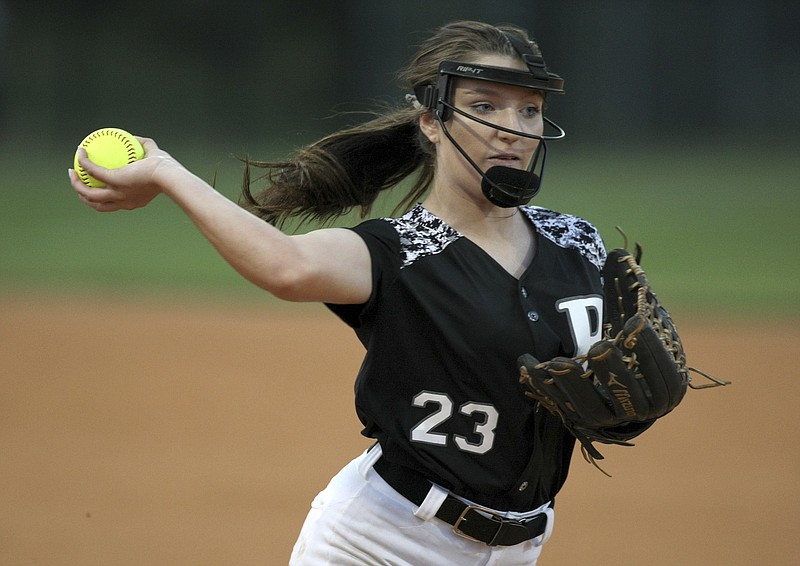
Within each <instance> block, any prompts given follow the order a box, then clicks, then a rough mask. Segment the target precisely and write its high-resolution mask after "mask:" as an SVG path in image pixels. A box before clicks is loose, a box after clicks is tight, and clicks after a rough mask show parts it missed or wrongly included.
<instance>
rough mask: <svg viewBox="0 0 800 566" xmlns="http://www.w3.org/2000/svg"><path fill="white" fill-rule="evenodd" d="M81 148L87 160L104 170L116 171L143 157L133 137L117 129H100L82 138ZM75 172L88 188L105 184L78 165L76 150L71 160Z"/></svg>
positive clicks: (142, 149)
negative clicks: (87, 156)
mask: <svg viewBox="0 0 800 566" xmlns="http://www.w3.org/2000/svg"><path fill="white" fill-rule="evenodd" d="M78 147H82V148H84V149H85V150H86V153H87V154H88V155H89V159H91V160H92V161H94V162H95V163H97V164H98V165H102V166H103V167H105V168H106V169H118V168H120V167H124V166H125V165H129V164H131V163H133V162H134V161H138V160H139V159H141V158H142V157H144V148H143V147H142V144H140V143H139V140H137V139H136V138H135V137H133V136H132V135H131V134H129V133H128V132H126V131H125V130H120V129H119V128H101V129H99V130H97V131H95V132H92V133H91V134H89V135H88V136H86V137H85V138H84V140H83V141H82V142H81V143H80V145H79V146H78ZM73 163H74V166H75V172H76V173H77V174H78V177H80V179H81V181H83V183H84V184H85V185H86V186H88V187H95V188H100V187H105V186H106V184H105V183H103V182H102V181H98V180H97V179H95V178H94V177H92V176H91V175H89V174H88V173H87V172H86V171H85V170H84V169H83V167H81V166H80V165H78V150H77V149H76V150H75V159H74V160H73Z"/></svg>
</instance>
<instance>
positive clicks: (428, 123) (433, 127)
mask: <svg viewBox="0 0 800 566" xmlns="http://www.w3.org/2000/svg"><path fill="white" fill-rule="evenodd" d="M419 129H420V130H422V133H423V134H425V137H426V138H428V140H429V141H430V142H431V143H434V144H435V143H439V140H440V139H441V128H440V127H439V122H438V121H436V118H434V117H433V113H432V112H425V114H423V115H422V116H420V117H419Z"/></svg>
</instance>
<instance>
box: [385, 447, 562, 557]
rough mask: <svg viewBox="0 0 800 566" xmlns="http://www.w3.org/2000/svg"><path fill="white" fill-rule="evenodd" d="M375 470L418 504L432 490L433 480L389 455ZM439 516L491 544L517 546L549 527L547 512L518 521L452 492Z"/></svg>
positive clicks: (457, 530) (464, 534)
mask: <svg viewBox="0 0 800 566" xmlns="http://www.w3.org/2000/svg"><path fill="white" fill-rule="evenodd" d="M374 469H375V471H376V472H377V473H378V475H379V476H381V477H382V478H383V479H384V481H386V483H388V484H389V485H390V486H391V487H392V488H393V489H394V490H395V491H396V492H397V493H399V494H400V495H402V496H403V497H405V498H406V499H408V500H409V501H411V502H412V503H414V504H415V505H417V506H418V507H419V506H420V505H422V502H423V501H424V500H425V497H426V496H427V495H428V492H429V491H430V489H431V485H432V484H431V482H430V481H428V480H427V479H425V478H424V477H423V476H422V475H421V474H420V473H419V472H417V471H415V470H412V469H410V468H406V467H405V466H399V465H396V464H392V463H391V462H389V461H387V460H386V458H383V457H381V458H379V459H378V461H377V462H375V465H374ZM436 516H437V517H438V518H439V519H441V520H442V521H445V522H446V523H448V524H450V525H453V531H454V532H455V533H456V534H457V535H459V536H462V537H464V538H468V539H472V540H475V541H478V542H483V543H486V544H487V545H489V546H514V545H515V544H519V543H521V542H525V541H526V540H530V539H532V538H536V537H538V536H540V535H541V534H543V533H544V531H545V528H546V527H547V515H545V514H544V513H541V514H539V515H536V516H535V517H533V518H532V519H529V520H526V521H516V520H514V519H506V518H503V517H500V516H498V515H495V514H494V513H492V512H491V511H490V510H488V509H485V508H483V507H480V506H476V505H470V504H468V503H464V502H463V501H461V500H460V499H458V498H456V497H453V496H452V495H449V494H448V495H447V497H446V498H445V500H444V503H442V506H441V507H440V508H439V510H438V511H437V512H436Z"/></svg>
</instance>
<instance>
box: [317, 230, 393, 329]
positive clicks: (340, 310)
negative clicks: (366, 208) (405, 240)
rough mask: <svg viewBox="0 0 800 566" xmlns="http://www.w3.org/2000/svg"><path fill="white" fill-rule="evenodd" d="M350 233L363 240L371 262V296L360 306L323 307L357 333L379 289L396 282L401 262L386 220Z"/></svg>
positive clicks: (338, 305)
mask: <svg viewBox="0 0 800 566" xmlns="http://www.w3.org/2000/svg"><path fill="white" fill-rule="evenodd" d="M350 230H352V231H353V232H355V233H356V234H358V235H359V236H360V237H361V239H362V240H364V243H365V244H366V245H367V249H368V250H369V255H370V260H371V263H372V293H371V294H370V298H369V299H368V300H367V302H365V303H362V304H357V305H354V304H335V303H326V304H325V305H326V306H327V307H328V308H329V309H330V310H331V311H332V312H333V313H334V314H336V315H337V316H338V317H339V318H340V319H342V321H344V323H345V324H347V325H348V326H350V327H351V328H353V329H355V330H359V329H360V328H362V326H363V325H364V323H365V321H366V316H367V313H369V312H370V310H371V309H372V307H373V306H374V305H375V303H376V301H377V297H379V296H380V294H381V289H382V288H385V287H386V286H387V285H391V283H392V281H393V280H394V279H395V277H396V275H397V273H398V272H399V270H400V267H401V261H402V260H401V257H400V242H399V238H398V235H397V231H396V230H395V229H394V227H393V226H392V225H391V224H390V223H389V222H387V221H386V220H383V219H373V220H367V221H365V222H362V223H361V224H359V225H358V226H355V227H353V228H350Z"/></svg>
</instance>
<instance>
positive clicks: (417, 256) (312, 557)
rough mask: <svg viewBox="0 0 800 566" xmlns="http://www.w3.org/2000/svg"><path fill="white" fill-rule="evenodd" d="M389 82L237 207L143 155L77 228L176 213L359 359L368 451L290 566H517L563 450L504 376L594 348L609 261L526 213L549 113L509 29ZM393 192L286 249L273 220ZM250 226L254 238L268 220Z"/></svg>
mask: <svg viewBox="0 0 800 566" xmlns="http://www.w3.org/2000/svg"><path fill="white" fill-rule="evenodd" d="M401 77H402V79H403V81H404V82H405V83H406V85H407V87H408V93H409V94H408V95H407V96H406V100H405V101H404V106H403V107H402V108H399V109H396V110H393V111H389V112H386V113H385V114H383V115H381V116H378V117H377V118H375V119H373V120H372V121H369V122H367V123H365V124H363V125H359V126H356V127H353V128H350V129H346V130H343V131H340V132H337V133H334V134H332V135H330V136H327V137H325V138H324V139H322V140H320V141H318V142H316V143H314V144H312V145H310V146H309V147H306V148H304V149H302V150H300V151H298V152H297V153H296V154H295V155H294V156H293V157H292V158H290V159H288V160H286V161H285V162H280V163H250V164H248V171H247V179H249V178H250V177H249V175H250V171H251V169H252V168H254V167H265V168H267V169H268V174H267V175H266V176H265V179H266V181H264V182H263V186H262V187H260V189H259V190H254V191H251V190H250V188H247V189H246V190H245V195H244V197H245V198H244V201H245V203H246V207H244V208H243V207H242V206H240V205H238V204H236V203H234V202H231V201H230V200H228V199H226V198H225V197H223V196H221V195H220V194H219V193H218V192H217V191H215V190H214V189H213V188H212V187H211V186H209V185H208V184H206V183H205V182H204V181H202V180H201V179H199V178H198V177H196V176H194V175H193V174H192V173H190V172H189V171H187V170H186V169H185V168H184V167H183V166H182V165H181V164H180V163H178V162H177V161H176V160H175V159H174V158H172V157H171V156H170V155H169V154H168V153H166V152H165V151H164V150H162V149H160V148H159V147H158V146H157V145H156V143H155V142H154V141H153V140H151V139H147V138H140V140H141V141H142V143H143V145H144V148H145V150H146V156H145V158H144V159H142V160H141V161H138V162H136V163H134V164H132V165H129V166H126V167H123V168H121V169H116V170H106V169H103V168H102V167H99V166H97V165H96V164H93V163H92V162H90V161H89V160H88V159H87V157H86V154H85V152H81V157H80V164H81V166H82V167H84V168H85V169H86V170H87V172H88V173H89V174H90V175H92V176H94V177H96V178H98V179H100V180H102V181H104V182H105V183H106V184H107V185H108V186H107V188H103V189H94V188H87V187H86V186H84V185H83V184H82V183H81V181H80V180H79V179H78V178H77V176H76V175H75V173H74V171H70V179H71V184H72V187H73V188H74V189H75V191H76V192H77V193H78V195H79V197H80V198H81V200H82V201H83V202H84V203H85V204H87V205H88V206H90V207H91V208H93V209H95V210H98V211H103V212H110V211H116V210H121V209H133V208H138V207H142V206H145V205H146V204H147V203H149V202H150V201H151V200H152V199H153V198H154V197H156V196H157V195H159V194H164V195H166V196H167V197H168V198H170V199H172V200H173V201H175V202H176V203H177V204H178V205H179V206H180V207H181V208H182V210H183V211H184V212H185V213H186V214H187V215H188V217H189V218H190V219H191V220H192V221H193V222H194V223H195V224H196V225H197V226H198V227H199V229H200V230H201V231H202V233H203V234H204V235H205V237H206V238H208V240H209V241H210V242H211V243H212V244H213V245H214V246H215V247H216V249H217V250H218V251H219V253H220V254H221V255H222V256H223V257H224V258H225V259H226V260H227V261H228V262H229V263H230V264H231V265H232V266H233V267H234V268H235V269H236V270H238V272H239V273H240V274H241V275H243V276H244V277H246V278H247V279H249V280H250V281H252V282H253V283H255V284H256V285H259V286H260V287H262V288H264V289H265V290H267V291H268V292H270V293H272V294H274V295H276V296H277V297H280V298H282V299H286V300H289V301H321V302H324V303H325V304H327V305H328V307H329V308H330V310H331V311H333V312H334V313H335V314H336V315H338V316H339V317H340V318H341V319H342V320H343V321H344V322H345V323H346V324H348V325H349V326H351V327H352V328H353V329H354V331H355V332H356V334H357V336H358V338H359V339H360V340H361V342H362V343H363V344H364V346H365V348H366V355H365V359H364V362H363V365H362V367H361V369H360V371H359V373H358V376H357V377H356V397H355V401H356V407H357V412H358V416H359V418H360V420H361V422H362V423H363V425H364V431H363V434H364V435H366V436H367V437H369V438H373V439H375V444H374V445H373V447H372V448H370V449H369V450H368V451H366V452H365V453H364V454H361V455H360V456H358V457H357V458H356V459H355V460H353V461H352V462H351V463H350V464H349V465H347V466H346V467H345V468H344V469H343V470H342V471H341V472H340V473H339V474H337V475H336V477H334V478H333V480H332V481H331V482H330V484H329V485H328V487H327V488H326V489H325V490H324V491H322V492H321V493H320V494H319V495H318V496H317V498H316V499H315V500H314V501H313V503H312V505H311V511H310V513H309V514H308V517H307V519H306V522H305V524H304V526H303V528H302V531H301V533H300V535H299V538H298V540H297V542H296V544H295V547H294V551H293V554H292V559H291V560H292V564H298V565H299V564H309V565H313V566H319V565H321V564H336V565H339V566H341V565H346V564H407V565H415V566H419V565H422V564H435V565H442V564H458V565H460V566H464V565H469V564H505V565H513V564H526V565H530V564H535V563H536V560H537V557H538V556H539V553H540V550H541V546H542V544H543V543H544V542H545V541H546V540H547V538H548V537H549V536H550V533H551V530H552V528H553V516H554V515H553V500H554V498H555V496H556V494H557V493H558V491H559V490H560V489H561V487H562V485H563V484H564V481H565V479H566V477H567V471H568V469H569V464H570V457H571V455H572V452H573V446H574V438H573V436H572V435H571V434H570V433H569V432H568V431H567V430H566V429H565V428H564V426H563V425H562V423H561V421H560V420H559V418H558V417H556V416H554V415H552V414H551V413H550V412H548V411H546V410H542V409H541V408H540V406H539V405H537V404H535V403H532V402H530V401H528V400H527V399H526V398H525V396H524V395H522V394H521V392H520V389H519V373H518V368H517V366H516V361H517V359H518V358H519V357H520V355H522V354H525V353H533V354H534V355H535V357H536V358H537V359H539V360H548V359H551V358H553V357H555V356H558V355H566V356H573V355H577V354H579V353H584V352H585V351H586V349H587V348H588V346H589V345H590V344H592V342H594V341H596V340H597V339H598V337H599V334H600V329H599V327H600V322H599V321H598V316H597V313H598V312H599V313H602V306H603V305H602V298H601V297H602V286H601V278H600V269H601V268H602V266H603V263H604V260H605V257H606V252H605V249H604V246H603V243H602V241H601V239H600V237H599V235H598V233H597V231H596V230H595V228H594V227H593V226H592V225H591V224H590V223H588V222H587V221H585V220H582V219H580V218H576V217H573V216H569V215H567V214H561V213H558V212H554V211H550V210H545V209H543V208H540V207H535V206H529V205H527V203H528V201H529V200H530V199H531V198H532V197H533V196H534V195H535V194H536V192H537V191H538V190H539V186H540V184H541V181H542V172H543V166H544V161H545V157H546V151H547V147H546V141H547V140H551V139H558V138H560V137H563V135H564V132H563V130H561V129H560V128H559V127H558V126H556V125H555V124H553V123H552V122H551V121H549V120H548V119H547V118H545V117H544V115H543V112H544V109H545V106H546V101H547V98H548V97H550V96H552V95H555V94H561V93H563V80H562V79H561V78H560V77H559V76H558V75H556V74H554V73H552V72H550V71H549V70H548V68H547V66H546V65H545V62H544V60H543V58H542V54H541V52H540V50H539V48H538V46H537V45H536V44H535V43H534V42H533V41H531V40H530V38H529V37H528V36H527V35H526V33H525V32H524V31H523V30H522V29H520V28H517V27H514V26H492V25H486V24H483V23H478V22H456V23H452V24H449V25H445V26H443V27H442V28H440V29H439V30H437V31H436V33H435V34H434V35H433V36H432V37H430V39H429V40H427V41H426V42H424V43H423V44H422V45H421V46H420V49H419V51H418V53H417V55H416V56H415V57H414V58H413V60H412V61H411V63H410V64H409V65H408V67H407V68H406V69H405V70H404V71H403V72H402V74H401ZM406 178H408V179H409V183H408V184H404V185H403V186H404V187H410V191H409V193H408V195H407V198H406V200H405V202H406V203H407V204H408V206H407V208H406V209H405V210H406V211H405V212H403V211H401V215H399V216H398V217H394V218H380V219H369V220H366V221H364V222H363V223H361V224H359V225H358V226H355V227H353V228H322V229H318V230H315V231H312V232H310V233H307V234H303V235H287V234H284V233H283V232H282V231H281V230H280V227H281V226H282V223H283V222H284V221H285V220H287V219H289V218H292V217H304V218H311V219H315V220H326V219H331V218H333V217H335V216H337V215H339V214H340V213H342V212H346V211H348V210H350V209H351V208H352V207H361V208H362V210H365V211H368V210H369V208H370V206H371V204H372V203H373V201H374V199H375V198H376V195H377V194H378V193H379V192H380V191H382V190H385V189H391V188H393V187H395V186H397V185H398V183H399V182H400V181H403V180H404V179H406ZM265 220H266V221H265Z"/></svg>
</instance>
